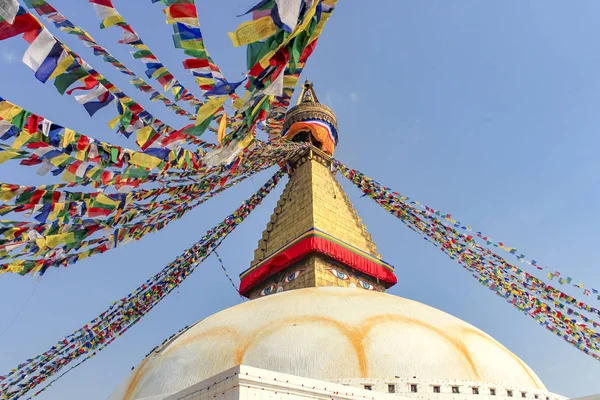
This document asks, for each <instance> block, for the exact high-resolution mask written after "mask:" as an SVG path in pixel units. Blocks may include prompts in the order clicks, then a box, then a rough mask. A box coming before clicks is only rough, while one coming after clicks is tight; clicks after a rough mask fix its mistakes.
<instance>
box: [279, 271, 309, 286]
mask: <svg viewBox="0 0 600 400" xmlns="http://www.w3.org/2000/svg"><path fill="white" fill-rule="evenodd" d="M303 272H304V270H303V269H300V270H298V271H294V272H292V273H291V274H289V275H286V277H285V278H284V279H283V283H290V282H291V281H293V280H294V279H296V278H297V277H299V276H300V275H302V273H303Z"/></svg>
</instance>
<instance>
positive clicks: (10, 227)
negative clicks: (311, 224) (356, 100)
mask: <svg viewBox="0 0 600 400" xmlns="http://www.w3.org/2000/svg"><path fill="white" fill-rule="evenodd" d="M294 145H295V146H279V145H265V146H260V147H257V148H256V149H254V150H252V151H249V152H247V154H245V155H244V157H243V159H237V161H235V160H236V157H237V154H239V152H238V153H237V154H233V155H232V154H230V153H227V151H229V148H230V147H231V146H235V144H234V143H232V144H230V145H229V147H228V148H227V150H226V155H227V156H228V157H227V159H224V158H225V155H220V156H215V158H214V159H211V163H210V164H211V167H210V168H208V169H206V171H204V174H202V175H199V176H197V177H196V178H195V180H194V182H193V183H190V184H186V185H177V186H175V185H167V186H161V187H158V188H153V189H140V190H136V191H133V192H130V193H128V194H122V193H114V194H105V193H103V192H92V193H81V192H68V191H51V190H45V189H41V188H39V187H35V186H29V187H26V186H18V185H10V184H2V185H0V194H2V196H1V199H2V200H3V201H10V200H13V202H14V205H15V207H22V208H23V209H22V210H21V209H13V211H15V212H21V211H24V210H31V211H33V212H34V213H38V214H35V215H34V220H35V221H36V222H32V223H28V224H23V223H20V222H19V223H17V224H10V223H5V228H4V229H2V228H0V256H1V257H2V258H3V259H4V260H6V262H5V263H4V264H0V273H3V272H11V273H18V274H21V275H24V274H29V273H32V274H37V273H39V274H43V273H44V272H45V271H46V270H47V269H48V268H50V267H61V266H62V267H66V266H69V265H72V264H74V263H76V262H79V261H81V260H83V259H85V258H88V257H90V256H93V255H96V254H101V253H104V252H106V251H108V250H111V249H112V248H115V247H117V245H118V244H119V243H121V242H123V241H134V240H139V239H141V238H142V237H144V236H145V235H147V234H148V233H152V232H156V231H157V230H160V229H162V228H163V227H164V226H166V225H167V224H168V223H170V222H171V221H174V220H176V219H179V218H181V217H183V215H185V214H186V213H187V212H188V211H189V210H191V209H192V208H194V207H196V206H197V205H199V204H201V203H202V202H204V201H205V200H207V199H209V198H211V197H213V196H214V195H216V194H218V193H220V192H221V191H223V190H226V189H227V188H229V187H231V186H233V185H234V184H236V183H238V182H240V181H242V180H243V179H245V178H247V177H248V176H252V175H254V174H256V173H257V172H259V171H262V170H264V169H266V168H270V167H271V166H273V165H275V164H283V163H285V162H286V161H287V160H288V159H289V158H290V157H293V156H294V155H295V154H297V153H298V151H300V150H301V149H302V146H301V145H298V144H294ZM219 157H221V158H219ZM217 159H219V161H220V162H216V160H217ZM1 210H2V209H1V208H0V211H1ZM56 222H59V224H57V223H56Z"/></svg>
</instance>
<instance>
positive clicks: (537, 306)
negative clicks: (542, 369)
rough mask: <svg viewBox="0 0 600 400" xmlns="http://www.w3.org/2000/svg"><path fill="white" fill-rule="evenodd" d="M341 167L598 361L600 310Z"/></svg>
mask: <svg viewBox="0 0 600 400" xmlns="http://www.w3.org/2000/svg"><path fill="white" fill-rule="evenodd" d="M335 167H336V168H337V170H338V171H339V172H340V173H341V174H342V175H343V176H345V177H346V178H348V179H349V180H350V181H351V182H352V183H354V184H355V185H356V186H357V187H358V188H359V189H360V190H361V191H362V192H363V193H364V194H365V195H367V196H369V197H370V198H372V199H373V200H375V201H376V202H377V203H378V204H379V205H380V206H382V207H383V208H384V209H385V210H386V211H388V212H389V213H390V214H392V215H394V216H396V217H397V218H399V219H400V220H401V221H402V222H403V223H404V224H405V225H406V226H408V227H409V228H410V229H411V230H413V231H414V232H416V233H418V234H420V235H421V236H422V237H423V239H425V240H426V241H427V242H429V243H431V244H433V245H434V246H436V247H437V248H439V249H440V250H441V251H443V252H444V253H445V254H447V255H448V256H449V257H450V258H451V259H453V260H455V261H456V262H457V263H458V264H459V265H461V266H462V267H463V268H465V269H466V270H467V271H469V272H470V273H471V274H472V276H473V277H475V278H476V279H477V280H478V281H479V282H480V283H481V284H483V285H484V286H486V287H487V288H488V289H490V290H492V291H493V292H494V293H496V295H498V296H500V297H503V298H504V299H505V300H506V301H507V302H508V303H510V304H511V305H512V306H513V307H515V308H517V309H518V310H519V311H521V312H523V313H525V314H527V315H529V316H530V317H531V318H533V319H534V320H535V321H536V322H537V323H538V324H540V325H541V326H543V327H545V328H546V329H547V330H548V331H550V332H552V333H554V334H555V335H557V336H560V337H561V338H562V339H563V340H565V341H566V342H568V343H570V344H571V345H573V346H574V347H576V348H577V349H579V350H581V351H582V352H584V353H585V354H587V355H589V356H591V357H593V358H595V359H597V360H600V334H599V333H598V332H597V330H596V328H599V327H600V322H599V321H600V310H599V309H597V308H594V307H591V306H589V305H588V304H586V303H584V302H582V301H580V300H577V299H575V298H573V297H571V296H569V295H567V294H566V293H563V292H562V291H560V290H558V289H556V288H554V287H552V286H550V285H548V284H546V283H545V282H544V281H542V280H541V279H538V278H536V277H535V276H533V275H531V274H529V273H527V272H526V271H523V270H522V269H520V268H518V267H516V266H514V265H512V264H510V263H509V262H507V261H506V260H504V259H503V258H502V257H500V256H499V255H497V254H495V253H494V252H492V251H491V250H490V249H489V248H485V247H483V246H482V245H480V244H479V243H478V242H477V241H476V240H474V238H473V236H472V235H469V234H467V233H463V232H460V231H459V230H457V229H456V228H454V227H453V226H451V225H448V224H444V223H443V222H442V220H441V219H440V218H438V217H437V216H436V214H435V213H431V212H428V211H423V210H421V209H419V208H417V207H415V206H414V205H413V202H411V201H409V199H408V198H407V197H405V196H402V195H401V194H399V193H397V192H394V191H392V189H390V188H387V187H384V186H382V185H380V184H379V183H377V182H375V181H374V180H372V179H371V178H368V177H366V176H365V175H363V174H362V173H360V172H359V171H356V170H352V169H350V168H348V167H346V166H345V165H343V164H341V163H339V162H336V163H335Z"/></svg>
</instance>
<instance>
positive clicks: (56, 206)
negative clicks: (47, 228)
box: [48, 203, 65, 221]
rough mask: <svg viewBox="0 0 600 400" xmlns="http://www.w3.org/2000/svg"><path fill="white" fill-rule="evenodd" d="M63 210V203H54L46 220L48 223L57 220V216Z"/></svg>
mask: <svg viewBox="0 0 600 400" xmlns="http://www.w3.org/2000/svg"><path fill="white" fill-rule="evenodd" d="M64 209H65V203H54V205H53V206H52V211H51V212H50V214H48V219H49V220H50V221H54V220H55V219H56V218H58V214H59V213H60V212H61V211H62V210H64Z"/></svg>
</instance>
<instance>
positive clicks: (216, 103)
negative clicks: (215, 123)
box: [196, 96, 229, 125]
mask: <svg viewBox="0 0 600 400" xmlns="http://www.w3.org/2000/svg"><path fill="white" fill-rule="evenodd" d="M228 97H229V96H219V97H213V98H211V99H210V100H208V101H207V102H206V103H204V104H202V105H201V106H200V109H199V110H198V115H197V116H196V125H200V124H201V123H203V122H204V121H206V120H207V119H208V118H211V117H212V116H213V115H214V114H215V113H216V112H217V110H218V109H219V108H221V107H222V106H223V103H225V100H227V98H228Z"/></svg>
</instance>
